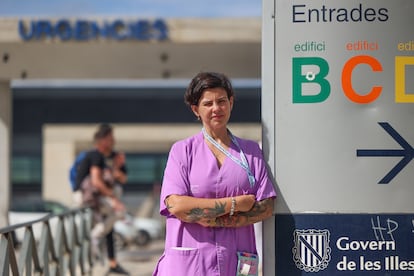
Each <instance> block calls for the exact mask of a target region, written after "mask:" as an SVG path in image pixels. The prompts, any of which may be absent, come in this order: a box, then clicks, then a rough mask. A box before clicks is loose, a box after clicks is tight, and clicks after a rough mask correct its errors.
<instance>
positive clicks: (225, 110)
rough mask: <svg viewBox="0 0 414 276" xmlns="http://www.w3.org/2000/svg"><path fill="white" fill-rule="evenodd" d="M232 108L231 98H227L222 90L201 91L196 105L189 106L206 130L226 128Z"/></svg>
mask: <svg viewBox="0 0 414 276" xmlns="http://www.w3.org/2000/svg"><path fill="white" fill-rule="evenodd" d="M232 108H233V97H230V99H229V98H227V92H226V90H224V88H210V89H206V90H204V91H203V94H202V95H201V98H200V100H199V102H198V105H193V106H191V109H192V110H193V112H194V114H195V115H196V116H197V117H199V118H200V119H201V122H202V123H203V126H204V127H205V128H206V129H212V130H214V129H219V128H222V127H227V122H228V121H229V119H230V113H231V109H232Z"/></svg>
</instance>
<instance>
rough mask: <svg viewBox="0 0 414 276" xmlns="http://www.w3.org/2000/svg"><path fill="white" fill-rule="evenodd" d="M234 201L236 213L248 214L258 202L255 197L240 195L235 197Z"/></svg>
mask: <svg viewBox="0 0 414 276" xmlns="http://www.w3.org/2000/svg"><path fill="white" fill-rule="evenodd" d="M234 199H235V200H236V206H235V210H234V211H235V212H247V211H249V210H250V209H252V208H253V205H254V203H255V202H256V197H255V196H254V195H240V196H236V197H234Z"/></svg>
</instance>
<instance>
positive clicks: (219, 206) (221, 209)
mask: <svg viewBox="0 0 414 276" xmlns="http://www.w3.org/2000/svg"><path fill="white" fill-rule="evenodd" d="M225 206H226V203H220V202H216V204H215V207H214V208H204V209H203V208H193V209H191V210H190V212H188V213H187V215H188V218H189V219H190V221H191V222H197V221H200V220H201V219H214V218H216V217H217V216H220V215H222V214H224V213H225Z"/></svg>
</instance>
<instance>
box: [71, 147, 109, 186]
mask: <svg viewBox="0 0 414 276" xmlns="http://www.w3.org/2000/svg"><path fill="white" fill-rule="evenodd" d="M92 166H96V167H98V168H100V169H102V170H103V169H105V168H106V164H105V156H104V155H103V154H102V153H100V152H99V151H98V150H91V151H89V152H87V153H86V156H85V158H84V159H83V160H82V162H81V163H80V164H79V168H78V172H77V175H76V187H78V189H79V188H80V187H81V184H82V181H83V180H84V179H85V177H87V176H88V175H89V173H90V169H91V167H92Z"/></svg>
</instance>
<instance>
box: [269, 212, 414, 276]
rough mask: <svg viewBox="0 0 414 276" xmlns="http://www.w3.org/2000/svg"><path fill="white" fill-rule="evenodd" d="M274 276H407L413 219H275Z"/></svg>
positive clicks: (411, 267) (411, 266) (413, 258)
mask: <svg viewBox="0 0 414 276" xmlns="http://www.w3.org/2000/svg"><path fill="white" fill-rule="evenodd" d="M275 229H276V236H277V239H275V240H276V247H275V250H276V259H275V265H276V267H275V268H276V269H275V271H276V275H282V276H284V275H289V276H297V275H315V276H316V275H326V276H333V275H413V274H414V214H295V215H276V227H275Z"/></svg>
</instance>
